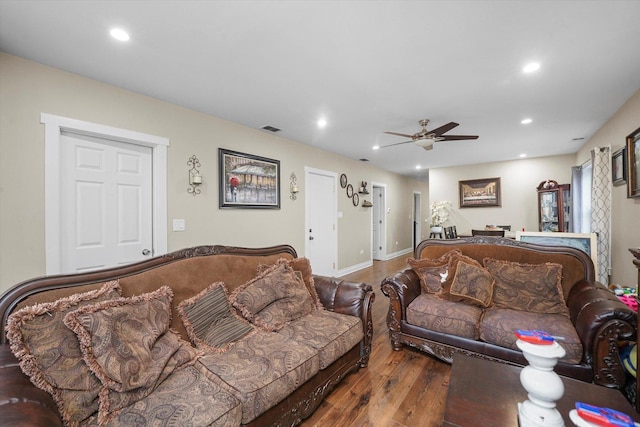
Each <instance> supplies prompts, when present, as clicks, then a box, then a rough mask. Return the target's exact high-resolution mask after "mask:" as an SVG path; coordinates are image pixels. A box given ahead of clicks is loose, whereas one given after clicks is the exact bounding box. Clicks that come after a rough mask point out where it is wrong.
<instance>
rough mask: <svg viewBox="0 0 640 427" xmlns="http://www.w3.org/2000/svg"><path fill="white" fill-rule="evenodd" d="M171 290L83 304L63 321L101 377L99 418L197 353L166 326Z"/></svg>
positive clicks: (147, 390)
mask: <svg viewBox="0 0 640 427" xmlns="http://www.w3.org/2000/svg"><path fill="white" fill-rule="evenodd" d="M172 299H173V292H172V291H171V289H170V288H169V287H168V286H163V287H161V288H160V289H158V290H157V291H155V292H150V293H147V294H142V295H139V296H134V297H130V298H119V299H116V300H111V301H104V302H100V303H97V304H93V305H87V306H84V307H82V308H80V309H78V310H75V311H72V312H70V313H68V314H67V315H66V316H65V318H64V323H65V324H66V325H67V327H69V328H70V329H72V330H73V331H74V332H75V333H76V335H77V336H78V341H79V342H80V348H81V350H82V354H83V357H84V360H85V361H86V363H87V365H88V366H89V368H90V369H91V370H92V371H93V373H94V374H96V376H97V377H98V378H99V379H100V381H101V382H102V385H103V389H102V390H101V391H100V410H99V413H98V420H99V422H100V423H105V422H108V420H110V419H111V418H112V417H113V416H115V415H116V414H117V412H116V411H118V410H119V409H122V408H124V407H127V406H129V405H131V404H133V403H135V402H137V401H138V400H140V399H142V398H144V397H146V396H148V395H149V394H151V392H152V391H153V390H154V389H155V388H156V387H157V386H158V385H160V384H161V383H162V381H164V379H166V378H167V377H168V376H169V375H170V374H171V373H172V372H173V371H174V370H175V369H177V368H179V367H180V366H182V365H186V364H189V363H190V362H192V361H194V360H195V358H196V356H197V353H196V352H195V350H194V349H193V348H192V347H191V346H190V345H189V344H188V343H186V342H184V341H183V340H181V339H180V338H179V336H178V335H177V334H176V333H175V332H173V331H169V324H170V322H171V300H172Z"/></svg>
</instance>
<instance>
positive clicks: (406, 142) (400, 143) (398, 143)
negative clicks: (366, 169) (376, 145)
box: [380, 141, 413, 148]
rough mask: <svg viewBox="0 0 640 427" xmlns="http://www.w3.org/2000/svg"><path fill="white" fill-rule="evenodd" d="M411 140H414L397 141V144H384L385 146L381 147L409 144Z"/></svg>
mask: <svg viewBox="0 0 640 427" xmlns="http://www.w3.org/2000/svg"><path fill="white" fill-rule="evenodd" d="M410 142H413V141H405V142H396V143H395V144H389V145H383V146H382V147H380V148H387V147H393V146H396V145H402V144H408V143H410Z"/></svg>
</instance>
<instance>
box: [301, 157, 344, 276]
mask: <svg viewBox="0 0 640 427" xmlns="http://www.w3.org/2000/svg"><path fill="white" fill-rule="evenodd" d="M336 183H337V175H336V174H335V173H332V172H326V171H320V170H317V169H305V187H306V188H307V191H306V192H305V194H306V196H305V210H306V219H305V226H306V229H305V239H306V244H305V255H306V257H307V258H309V261H310V262H311V268H312V269H313V272H314V274H319V275H323V276H334V275H335V274H336V269H337V262H338V261H337V259H338V256H337V254H338V230H337V228H338V227H337V217H338V213H337V200H336V185H337V184H336Z"/></svg>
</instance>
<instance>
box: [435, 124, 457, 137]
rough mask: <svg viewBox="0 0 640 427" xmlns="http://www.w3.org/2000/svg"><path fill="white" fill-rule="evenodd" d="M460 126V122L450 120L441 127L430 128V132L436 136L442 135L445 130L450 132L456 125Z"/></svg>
mask: <svg viewBox="0 0 640 427" xmlns="http://www.w3.org/2000/svg"><path fill="white" fill-rule="evenodd" d="M456 126H459V124H458V123H456V122H449V123H447V124H446V125H443V126H440V127H439V128H436V129H434V130H430V131H428V134H430V135H431V134H433V135H435V136H440V135H442V134H443V133H445V132H449V131H450V130H451V129H453V128H454V127H456Z"/></svg>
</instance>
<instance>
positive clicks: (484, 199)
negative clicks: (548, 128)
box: [458, 178, 502, 208]
mask: <svg viewBox="0 0 640 427" xmlns="http://www.w3.org/2000/svg"><path fill="white" fill-rule="evenodd" d="M458 192H459V196H460V207H461V208H488V207H500V206H502V199H501V196H500V178H483V179H470V180H466V181H458Z"/></svg>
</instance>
